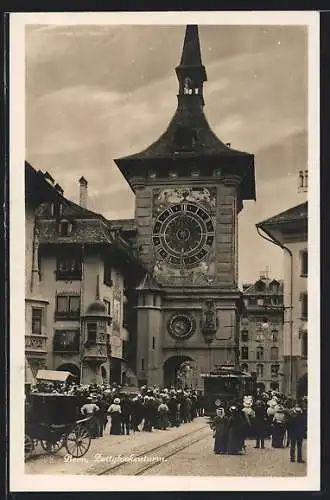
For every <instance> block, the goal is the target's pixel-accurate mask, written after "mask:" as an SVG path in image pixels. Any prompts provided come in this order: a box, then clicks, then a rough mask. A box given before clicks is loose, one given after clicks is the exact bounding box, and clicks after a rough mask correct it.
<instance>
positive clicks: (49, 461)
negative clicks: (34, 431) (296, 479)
mask: <svg viewBox="0 0 330 500" xmlns="http://www.w3.org/2000/svg"><path fill="white" fill-rule="evenodd" d="M195 441H196V442H195ZM254 444H255V442H254V441H252V440H247V441H246V453H245V454H243V455H236V456H235V455H228V456H227V455H226V456H221V455H214V453H213V438H212V433H211V430H210V428H209V425H208V423H207V419H206V418H197V419H196V420H194V422H191V423H188V424H185V425H183V426H181V427H179V428H173V429H168V430H167V431H161V430H154V431H153V432H152V433H146V432H138V433H135V434H131V435H130V436H110V435H109V430H108V428H107V429H106V434H105V436H104V437H103V438H98V439H95V440H92V442H91V446H90V449H89V451H88V452H87V454H86V455H85V456H84V457H82V458H80V459H73V458H72V457H69V456H68V455H67V454H66V450H65V448H63V449H61V450H60V451H59V452H58V453H57V454H56V455H47V454H45V452H44V451H43V450H42V449H41V447H39V446H38V447H37V449H36V450H35V452H34V456H33V457H32V458H31V459H30V460H28V461H27V462H26V465H25V472H26V474H47V475H48V474H49V475H55V474H56V475H57V474H79V475H104V474H123V475H136V474H137V473H138V474H141V473H142V474H143V475H151V476H152V475H173V476H183V475H191V476H233V475H237V476H279V477H285V476H286V477H288V476H304V475H305V474H306V464H297V463H290V461H289V450H288V449H273V448H271V447H270V442H269V441H266V448H265V449H264V450H258V449H255V448H254ZM158 448H159V449H158ZM181 448H182V449H181ZM303 452H304V456H305V457H306V443H304V448H303ZM136 457H141V458H140V460H141V462H140V463H134V460H137V458H136ZM132 459H133V463H132ZM127 462H129V463H127ZM141 466H142V469H141ZM149 466H150V468H149ZM145 468H146V469H147V470H144V469H145ZM141 471H142V472H141Z"/></svg>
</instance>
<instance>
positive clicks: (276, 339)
mask: <svg viewBox="0 0 330 500" xmlns="http://www.w3.org/2000/svg"><path fill="white" fill-rule="evenodd" d="M272 341H273V342H278V330H275V329H274V330H272Z"/></svg>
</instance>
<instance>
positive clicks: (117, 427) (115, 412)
mask: <svg viewBox="0 0 330 500" xmlns="http://www.w3.org/2000/svg"><path fill="white" fill-rule="evenodd" d="M108 415H109V416H110V417H111V426H110V434H113V435H116V436H119V435H120V434H121V406H120V399H119V398H115V399H114V400H113V403H112V404H111V405H110V407H109V409H108Z"/></svg>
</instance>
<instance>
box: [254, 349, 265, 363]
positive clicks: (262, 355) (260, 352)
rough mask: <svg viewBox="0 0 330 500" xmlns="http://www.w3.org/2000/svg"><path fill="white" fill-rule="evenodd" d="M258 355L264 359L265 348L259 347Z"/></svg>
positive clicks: (258, 357) (259, 358)
mask: <svg viewBox="0 0 330 500" xmlns="http://www.w3.org/2000/svg"><path fill="white" fill-rule="evenodd" d="M256 356H257V359H258V360H261V359H264V348H263V347H257V349H256Z"/></svg>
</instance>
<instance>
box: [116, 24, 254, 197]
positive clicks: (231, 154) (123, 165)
mask: <svg viewBox="0 0 330 500" xmlns="http://www.w3.org/2000/svg"><path fill="white" fill-rule="evenodd" d="M176 73H177V77H178V80H179V93H178V96H177V97H178V106H177V110H176V112H175V114H174V116H173V118H172V120H171V121H170V123H169V125H168V127H167V129H166V131H165V132H164V133H163V134H162V135H161V136H160V137H159V138H158V139H157V140H156V141H155V142H153V143H152V144H151V145H150V146H148V147H147V148H145V149H144V150H142V151H140V152H139V153H136V154H132V155H129V156H126V157H122V158H118V159H115V160H114V161H115V163H116V164H117V166H118V168H119V169H120V171H121V172H122V174H123V175H124V177H125V178H126V179H127V180H128V182H129V183H130V179H131V178H132V177H134V176H135V175H136V172H139V170H140V169H141V168H143V166H144V167H145V168H149V167H152V169H153V170H155V171H157V172H159V173H160V172H162V171H163V169H164V170H166V171H167V170H168V169H169V168H171V167H173V162H174V161H175V168H176V170H178V171H180V169H181V170H182V171H183V170H184V169H185V168H186V166H189V165H191V163H192V160H193V162H194V165H196V166H198V167H200V171H201V175H202V174H203V172H205V175H212V171H213V168H214V167H215V166H216V167H217V168H223V170H224V173H226V174H229V175H230V174H233V175H238V176H240V177H241V178H242V181H243V182H242V184H241V196H242V199H255V174H254V155H252V154H249V153H246V152H243V151H238V150H235V149H232V148H231V147H228V145H227V144H225V143H224V142H222V141H221V140H220V139H219V138H218V137H217V136H216V135H215V134H214V132H213V131H212V130H211V128H210V125H209V123H208V121H207V119H206V116H205V115H204V113H203V106H204V99H203V83H204V82H205V81H206V80H207V76H206V71H205V67H204V66H203V64H202V57H201V49H200V42H199V35H198V27H197V25H188V26H187V27H186V32H185V38H184V43H183V50H182V56H181V60H180V64H179V66H177V67H176ZM205 160H207V161H205ZM207 169H210V172H206V170H207Z"/></svg>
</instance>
